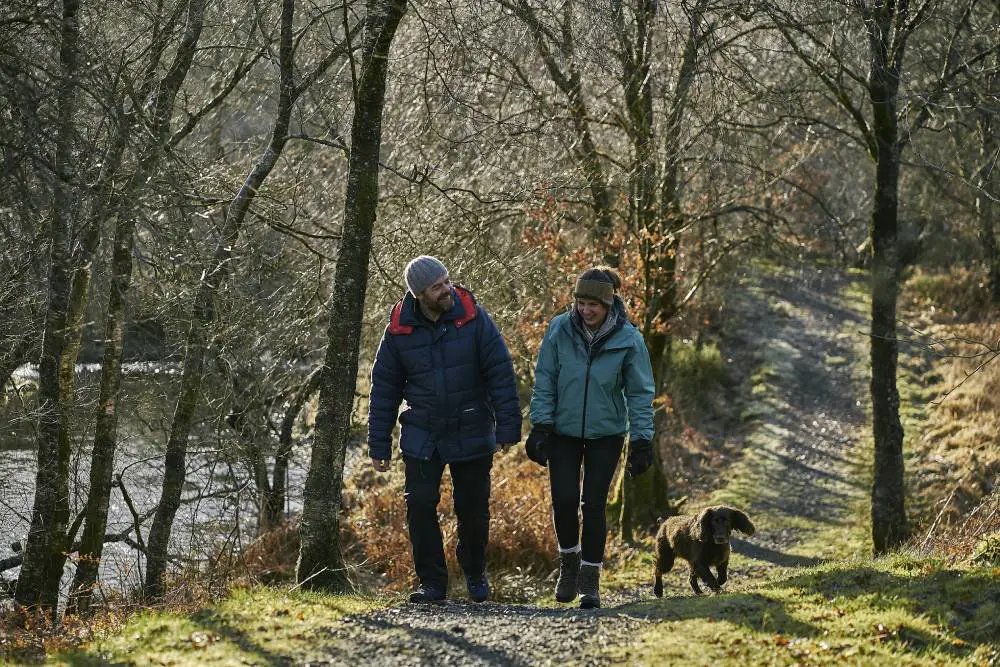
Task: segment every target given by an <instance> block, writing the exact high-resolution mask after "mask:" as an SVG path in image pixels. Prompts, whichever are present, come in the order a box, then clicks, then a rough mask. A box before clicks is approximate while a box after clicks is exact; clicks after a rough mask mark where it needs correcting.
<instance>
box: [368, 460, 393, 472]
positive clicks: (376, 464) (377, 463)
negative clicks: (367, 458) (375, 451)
mask: <svg viewBox="0 0 1000 667" xmlns="http://www.w3.org/2000/svg"><path fill="white" fill-rule="evenodd" d="M372 468H375V471H376V472H385V471H387V470H388V469H389V459H372Z"/></svg>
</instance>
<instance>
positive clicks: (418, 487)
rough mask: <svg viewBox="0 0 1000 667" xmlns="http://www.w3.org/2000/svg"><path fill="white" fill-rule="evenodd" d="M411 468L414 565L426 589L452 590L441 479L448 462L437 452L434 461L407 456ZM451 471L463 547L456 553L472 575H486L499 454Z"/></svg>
mask: <svg viewBox="0 0 1000 667" xmlns="http://www.w3.org/2000/svg"><path fill="white" fill-rule="evenodd" d="M403 460H404V462H405V463H406V523H407V526H408V527H409V529H410V543H411V544H412V545H413V566H414V569H415V570H416V571H417V578H418V579H419V580H420V583H421V584H422V585H423V586H431V587H433V588H437V589H439V590H442V591H447V590H448V568H447V566H446V565H445V561H444V543H443V541H442V539H441V526H440V524H439V523H438V511H437V506H438V502H439V501H440V500H441V475H442V474H443V473H444V467H445V463H443V462H442V461H441V458H440V457H439V456H438V454H437V453H436V452H435V453H434V457H433V458H432V459H431V460H430V461H421V460H420V459H415V458H411V457H404V459H403ZM447 465H448V466H449V467H450V469H451V481H452V491H453V498H454V504H455V516H456V517H457V518H458V545H457V546H456V548H455V554H456V555H457V556H458V563H459V565H461V566H462V570H463V571H464V572H465V574H466V575H467V576H471V577H478V576H479V575H481V574H483V573H484V572H486V542H487V540H488V539H489V531H490V470H491V469H492V468H493V455H492V454H490V455H488V456H483V457H480V458H477V459H473V460H471V461H459V462H453V463H450V464H447Z"/></svg>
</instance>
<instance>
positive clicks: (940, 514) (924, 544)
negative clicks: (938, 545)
mask: <svg viewBox="0 0 1000 667" xmlns="http://www.w3.org/2000/svg"><path fill="white" fill-rule="evenodd" d="M968 476H969V471H966V473H965V474H964V475H962V477H961V478H959V480H958V483H957V484H955V487H954V488H953V489H952V490H951V493H949V494H948V497H947V498H946V499H945V501H944V504H943V505H942V507H941V511H940V512H938V515H937V517H935V518H934V523H932V524H931V527H930V528H928V529H927V534H926V535H924V541H923V542H921V543H920V548H921V550H923V549H926V548H927V543H928V542H929V541H930V539H931V535H932V534H933V533H934V529H935V528H937V526H938V524H939V523H940V522H941V517H943V516H944V513H945V511H947V509H948V505H950V504H951V500H952V498H954V497H955V494H956V493H958V489H959V487H961V486H962V482H964V481H965V478H966V477H968Z"/></svg>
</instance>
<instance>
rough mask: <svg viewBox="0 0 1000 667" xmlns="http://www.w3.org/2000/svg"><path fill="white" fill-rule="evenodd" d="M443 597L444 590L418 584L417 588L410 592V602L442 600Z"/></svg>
mask: <svg viewBox="0 0 1000 667" xmlns="http://www.w3.org/2000/svg"><path fill="white" fill-rule="evenodd" d="M445 597H446V595H445V592H444V591H443V590H442V589H440V588H435V587H434V586H425V585H424V584H420V586H418V587H417V590H415V591H413V592H412V593H410V602H417V603H427V602H444V599H445Z"/></svg>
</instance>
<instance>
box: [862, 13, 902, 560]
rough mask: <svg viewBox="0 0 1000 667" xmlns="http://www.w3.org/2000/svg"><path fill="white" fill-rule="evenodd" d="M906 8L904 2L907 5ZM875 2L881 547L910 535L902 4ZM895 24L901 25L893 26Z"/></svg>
mask: <svg viewBox="0 0 1000 667" xmlns="http://www.w3.org/2000/svg"><path fill="white" fill-rule="evenodd" d="M902 7H904V8H905V3H904V4H903V5H902ZM901 11H902V15H899V14H896V13H895V12H894V11H893V10H892V9H891V6H887V7H880V8H876V9H873V10H871V12H870V14H869V15H868V16H867V17H866V21H865V22H866V26H867V29H868V40H869V49H870V57H871V70H870V76H869V80H868V94H869V99H870V101H871V106H872V119H873V123H872V136H873V137H874V139H875V145H876V154H875V202H874V210H873V212H872V225H871V239H872V306H871V365H872V370H871V374H872V375H871V397H872V429H873V433H874V438H875V456H874V462H873V478H872V499H871V512H872V542H873V545H874V550H875V553H876V554H880V553H885V552H886V551H888V550H890V549H893V548H895V547H897V546H899V545H900V544H902V542H903V541H904V540H905V539H906V538H907V537H908V535H909V531H908V528H907V522H906V511H905V503H904V499H905V488H904V483H903V426H902V423H901V422H900V419H899V390H898V388H897V386H896V364H897V361H898V356H899V345H898V342H897V340H896V300H897V297H898V294H899V250H898V243H897V227H898V217H899V173H900V153H901V146H900V143H899V117H898V112H897V104H898V92H899V80H900V71H901V63H902V61H903V53H904V48H905V44H906V42H905V39H903V40H900V39H893V36H894V35H900V34H901V31H899V30H898V28H899V26H900V25H901V24H902V23H905V21H906V15H905V14H906V13H905V9H902V10H901ZM894 28H896V30H895V31H894Z"/></svg>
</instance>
